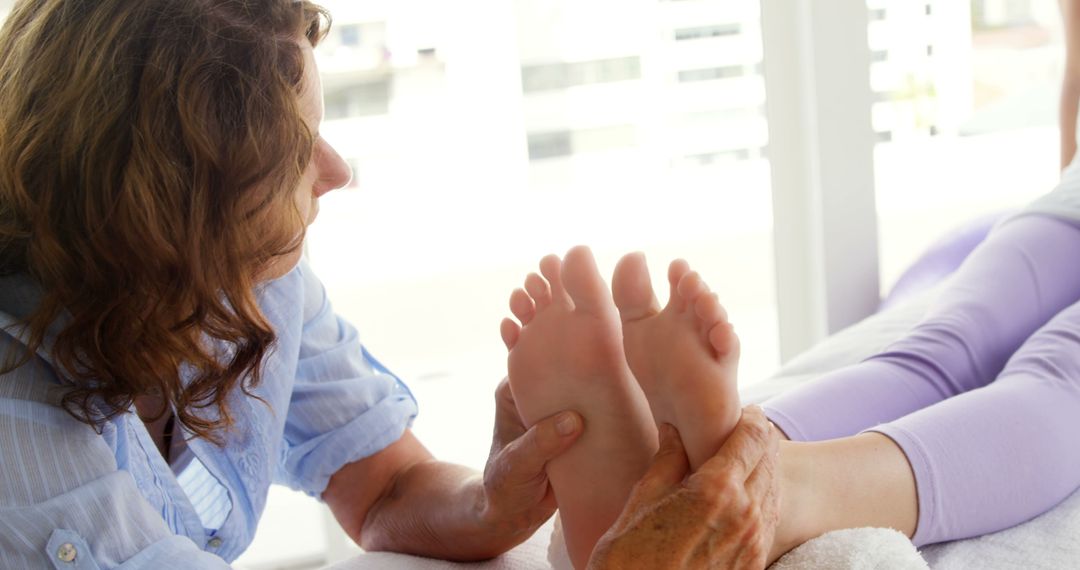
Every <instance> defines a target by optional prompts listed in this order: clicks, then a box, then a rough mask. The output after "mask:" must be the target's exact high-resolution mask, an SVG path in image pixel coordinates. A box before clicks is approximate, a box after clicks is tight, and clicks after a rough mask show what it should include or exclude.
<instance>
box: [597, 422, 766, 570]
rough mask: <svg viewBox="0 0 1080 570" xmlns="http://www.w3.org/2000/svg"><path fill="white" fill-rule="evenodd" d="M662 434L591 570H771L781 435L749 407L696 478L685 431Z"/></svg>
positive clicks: (599, 547) (599, 545) (668, 429)
mask: <svg viewBox="0 0 1080 570" xmlns="http://www.w3.org/2000/svg"><path fill="white" fill-rule="evenodd" d="M660 437H661V439H660V450H659V451H658V452H657V454H656V459H655V460H654V462H653V465H652V467H650V469H649V471H648V472H647V473H646V474H645V476H644V477H642V479H641V481H640V482H639V483H638V484H637V486H636V487H635V488H634V490H633V492H632V493H631V495H630V499H629V500H628V501H627V504H626V507H625V509H624V510H623V512H622V514H621V515H620V516H619V519H618V520H616V521H615V524H614V525H612V527H611V529H610V530H609V531H608V532H607V534H605V535H604V536H603V537H602V538H601V539H600V541H599V542H598V543H597V545H596V548H595V550H593V555H592V558H591V559H590V560H589V570H611V569H623V568H670V569H683V568H732V569H743V568H754V569H760V568H764V567H765V563H766V558H767V556H768V554H769V550H770V548H771V547H772V542H773V535H774V534H775V531H776V524H777V521H778V520H779V495H778V487H777V481H776V477H775V473H776V455H777V448H778V441H777V440H778V438H777V436H776V435H775V434H774V433H773V432H772V431H771V430H770V429H769V422H768V420H767V419H766V418H765V414H764V413H763V412H762V411H761V409H760V408H757V407H748V408H746V409H744V410H743V415H742V419H741V420H740V421H739V423H738V425H737V426H736V427H735V431H733V432H732V434H731V436H730V437H729V438H728V440H727V442H726V443H724V446H723V448H721V449H720V451H719V452H718V453H717V454H716V455H715V456H714V457H713V458H712V459H710V460H709V461H707V462H705V464H704V465H702V466H701V468H700V469H698V471H697V472H695V473H693V474H692V475H690V476H689V477H686V475H687V472H688V471H689V469H690V464H689V460H688V459H687V457H686V451H685V450H684V449H683V445H682V441H681V440H680V438H679V434H678V432H677V431H676V430H675V428H673V427H671V426H670V425H665V426H663V428H662V429H661V430H660Z"/></svg>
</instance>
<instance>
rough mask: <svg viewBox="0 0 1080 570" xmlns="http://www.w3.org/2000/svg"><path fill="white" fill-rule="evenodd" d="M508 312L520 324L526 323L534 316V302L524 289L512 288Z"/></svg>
mask: <svg viewBox="0 0 1080 570" xmlns="http://www.w3.org/2000/svg"><path fill="white" fill-rule="evenodd" d="M510 312H511V313H514V316H515V317H517V319H518V320H519V321H521V324H522V325H527V324H529V321H531V320H532V319H533V317H535V316H536V304H535V303H533V300H532V297H530V296H529V294H528V293H526V292H525V290H524V289H514V292H513V293H511V294H510Z"/></svg>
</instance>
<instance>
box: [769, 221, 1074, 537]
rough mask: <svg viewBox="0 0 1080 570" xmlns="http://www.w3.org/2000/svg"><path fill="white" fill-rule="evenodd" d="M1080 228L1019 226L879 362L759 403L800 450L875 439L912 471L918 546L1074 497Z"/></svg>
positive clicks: (988, 247)
mask: <svg viewBox="0 0 1080 570" xmlns="http://www.w3.org/2000/svg"><path fill="white" fill-rule="evenodd" d="M1078 256H1080V227H1077V225H1075V224H1073V223H1070V222H1065V221H1061V220H1058V219H1055V218H1050V217H1046V216H1039V215H1029V216H1025V217H1020V218H1015V219H1013V220H1011V221H1009V222H1007V223H1005V224H1004V225H1002V226H1001V227H999V228H998V229H997V230H995V231H994V232H992V233H991V234H990V236H989V237H988V238H987V239H986V241H985V242H983V243H982V244H981V245H980V246H979V247H978V248H977V249H976V250H975V251H974V252H972V254H971V255H970V256H969V258H968V259H967V260H966V261H965V262H964V264H963V265H962V266H961V267H960V269H959V270H957V272H956V274H955V275H954V276H953V277H952V278H951V279H950V281H949V282H948V283H947V284H946V285H945V286H944V289H943V290H942V292H941V293H940V295H939V297H938V298H937V299H936V300H935V302H934V304H933V305H932V307H931V308H930V310H929V312H928V313H927V315H926V316H925V317H924V318H923V320H922V321H921V322H920V323H919V324H917V325H916V326H915V327H914V328H912V329H911V330H910V331H909V332H908V333H907V334H906V335H905V336H904V337H903V338H901V339H900V340H898V341H896V342H895V343H893V344H892V345H890V346H889V347H888V348H887V349H886V350H885V351H884V352H882V353H880V354H877V355H875V356H873V357H871V358H869V359H867V360H865V361H863V362H861V363H859V364H855V365H853V366H849V367H847V368H843V369H840V370H837V371H835V372H832V373H830V374H827V375H825V376H822V377H821V378H818V379H816V380H814V381H813V382H810V383H808V384H806V385H805V386H802V387H800V388H799V389H796V390H792V391H790V392H787V393H785V394H783V395H781V396H779V397H777V398H774V399H772V400H770V401H768V402H766V403H765V404H764V406H763V407H764V408H765V411H766V413H767V415H768V416H769V418H770V419H771V420H772V421H773V422H774V423H776V424H777V426H779V427H780V429H782V430H784V433H786V434H787V435H788V437H789V438H791V439H792V440H795V441H819V440H825V439H832V438H837V437H844V436H850V435H854V434H857V433H859V432H861V431H867V430H868V431H876V432H881V433H883V434H885V435H887V436H889V437H890V438H892V439H893V440H894V441H896V443H897V444H898V445H899V446H900V447H901V448H902V449H903V451H904V453H905V454H906V455H907V458H908V460H909V461H910V462H911V466H912V468H913V471H914V474H915V482H916V488H917V490H918V497H919V521H918V527H917V530H916V532H915V536H914V537H913V539H912V540H914V542H915V543H916V544H918V545H923V544H930V543H934V542H942V541H945V540H953V539H960V538H967V537H971V536H977V535H980V534H984V533H987V532H992V531H996V530H1000V529H1003V528H1007V527H1010V526H1013V525H1016V524H1018V523H1021V522H1023V521H1026V520H1028V519H1030V518H1032V517H1035V516H1036V515H1039V514H1040V513H1043V512H1045V511H1047V510H1049V509H1050V508H1052V507H1053V506H1054V505H1056V504H1058V503H1059V502H1061V501H1062V500H1063V499H1065V498H1066V497H1067V496H1069V494H1070V493H1072V492H1073V491H1074V490H1075V489H1076V488H1077V487H1080V302H1078V301H1080V257H1078Z"/></svg>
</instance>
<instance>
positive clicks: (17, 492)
mask: <svg viewBox="0 0 1080 570" xmlns="http://www.w3.org/2000/svg"><path fill="white" fill-rule="evenodd" d="M37 295H38V292H37V289H36V288H35V287H34V285H33V284H32V283H31V282H30V281H29V280H28V279H26V278H25V277H5V278H0V326H3V327H5V330H10V331H12V332H11V336H9V335H8V334H4V333H2V332H0V351H3V352H0V355H2V354H6V351H7V350H8V349H9V348H11V347H12V346H13V344H12V343H16V342H19V341H18V340H16V338H18V337H19V335H20V333H19V331H17V330H14V329H13V328H12V327H11V325H12V324H13V323H14V321H15V319H17V318H19V317H20V316H23V315H25V314H26V313H27V312H28V311H29V310H30V309H31V308H32V307H34V306H35V302H36V298H37ZM259 304H260V307H261V308H262V310H263V313H264V314H265V315H266V317H267V318H268V319H269V321H270V322H271V323H272V324H273V326H274V328H275V329H276V331H277V334H278V344H277V348H276V350H275V351H274V352H273V353H272V354H271V355H270V356H269V357H268V358H267V360H266V362H265V367H264V375H263V381H262V383H261V384H260V385H259V386H258V387H257V388H256V389H255V390H254V393H255V394H257V395H258V396H260V397H262V398H263V399H264V400H266V402H267V403H268V404H269V406H266V405H264V404H263V403H261V402H259V401H257V400H254V399H251V398H247V397H244V396H243V394H241V393H239V392H237V393H235V394H233V395H232V397H231V402H230V403H231V405H232V411H233V414H234V417H235V424H236V425H235V427H234V429H232V430H230V431H229V432H227V433H226V434H224V439H225V445H224V446H223V447H220V448H219V447H217V446H215V445H214V444H212V443H209V442H207V441H204V440H198V439H196V440H191V441H189V442H188V443H187V445H186V446H182V451H181V453H179V454H178V457H176V458H174V460H173V462H172V465H169V464H167V463H166V462H165V460H164V458H163V457H162V456H161V453H160V452H159V451H158V449H157V447H156V446H155V444H154V442H153V440H152V439H151V437H150V434H149V433H148V432H147V430H146V428H145V426H144V425H143V423H142V422H141V421H140V420H139V419H138V417H137V416H136V415H134V414H132V413H128V414H123V415H120V416H118V417H116V418H114V419H113V420H111V421H109V422H108V423H106V424H105V425H104V429H103V430H102V433H101V434H98V433H96V432H95V431H94V430H93V429H92V428H91V427H90V426H88V425H86V424H83V423H80V422H78V421H76V420H74V419H73V418H72V417H71V416H69V415H68V414H67V413H66V412H65V411H64V410H62V409H61V408H59V407H58V402H59V399H60V396H59V394H58V392H59V391H62V385H63V382H62V381H61V379H60V377H59V376H58V373H57V371H56V370H55V369H54V368H53V366H52V365H51V358H50V357H49V355H48V353H47V347H46V348H44V349H42V350H39V351H38V355H37V358H35V359H33V360H32V361H31V362H30V363H28V364H26V365H24V366H22V367H20V368H18V369H16V370H14V371H12V372H10V373H8V374H6V375H3V376H0V568H4V569H7V568H19V569H21V568H57V569H61V568H62V569H78V570H89V569H97V568H117V567H119V568H124V569H125V570H135V569H141V568H153V569H171V568H185V569H202V568H227V567H228V564H227V562H226V561H231V560H233V559H235V558H236V557H237V556H239V555H240V553H241V552H243V551H244V549H245V548H246V547H247V546H248V544H250V542H251V539H252V537H253V535H254V533H255V526H256V524H257V523H258V520H259V516H260V515H261V513H262V511H263V507H264V506H265V503H266V496H267V491H268V489H269V487H270V484H271V483H272V482H273V483H282V484H285V485H288V486H289V487H292V488H294V489H298V490H302V491H305V492H307V493H309V494H311V495H313V496H318V495H320V494H321V493H322V491H323V490H324V489H325V488H326V485H327V483H328V481H329V479H330V476H331V475H332V474H333V473H334V472H336V471H337V470H338V469H340V468H341V467H342V466H343V465H345V464H346V463H349V462H352V461H356V460H358V459H361V458H363V457H367V456H369V455H372V454H374V453H376V452H378V451H380V450H382V449H383V448H385V447H387V446H388V445H390V444H391V443H393V442H395V441H397V439H398V438H399V437H401V435H402V433H404V431H405V429H406V428H407V427H408V426H409V425H410V423H411V422H412V420H413V418H414V417H415V416H416V413H417V407H416V401H415V399H414V398H413V397H412V394H411V393H409V390H408V388H406V387H405V385H404V384H403V383H401V381H400V380H398V379H397V378H396V377H395V376H393V375H392V374H390V373H389V372H388V371H387V370H386V369H385V368H383V367H382V365H380V364H379V363H378V362H377V361H375V360H374V359H373V358H372V357H371V356H370V355H369V354H368V353H367V352H366V351H365V350H364V348H363V347H362V346H361V344H360V341H359V338H358V335H357V332H356V329H354V328H353V327H352V326H351V325H349V324H348V323H347V322H345V321H344V320H342V319H341V318H340V317H338V316H337V315H335V314H334V312H333V310H332V309H331V307H330V303H329V301H328V300H327V298H326V293H325V290H324V289H323V286H322V284H321V283H320V282H319V280H318V279H317V278H316V277H315V276H314V275H313V274H312V272H311V269H310V268H309V267H308V266H307V265H306V263H303V262H302V263H301V264H300V265H299V266H298V267H297V268H295V269H294V270H293V271H292V272H290V273H289V274H288V275H285V276H284V277H282V278H280V279H277V280H275V281H273V282H271V283H269V284H267V285H266V286H264V287H263V288H262V289H261V290H260V292H259ZM16 346H17V345H16Z"/></svg>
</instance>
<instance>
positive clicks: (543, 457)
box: [501, 412, 584, 480]
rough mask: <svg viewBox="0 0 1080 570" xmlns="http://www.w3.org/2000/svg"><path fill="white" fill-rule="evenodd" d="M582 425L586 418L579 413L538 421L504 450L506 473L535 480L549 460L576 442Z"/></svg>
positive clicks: (513, 476) (556, 415)
mask: <svg viewBox="0 0 1080 570" xmlns="http://www.w3.org/2000/svg"><path fill="white" fill-rule="evenodd" d="M583 428H584V420H583V418H582V417H581V415H580V414H578V413H577V412H561V413H558V414H555V415H554V416H550V417H547V418H544V419H542V420H540V421H539V422H536V425H534V426H533V427H531V428H529V430H528V431H526V432H525V434H524V435H522V436H521V437H519V438H518V439H516V440H514V441H513V442H511V443H510V444H509V445H507V446H506V448H505V449H503V453H502V454H501V455H502V457H501V459H502V461H503V462H504V464H505V467H506V468H508V472H507V475H509V476H510V477H511V478H515V479H524V480H531V479H533V478H534V477H536V475H537V474H539V473H540V472H542V471H543V470H544V466H545V465H547V462H548V461H551V460H552V459H554V458H556V457H558V456H559V455H560V454H561V453H562V452H564V451H566V450H567V448H569V447H570V446H571V445H573V443H574V442H575V441H577V438H578V437H580V436H581V433H582V431H584V429H583ZM515 475H516V477H515Z"/></svg>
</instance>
